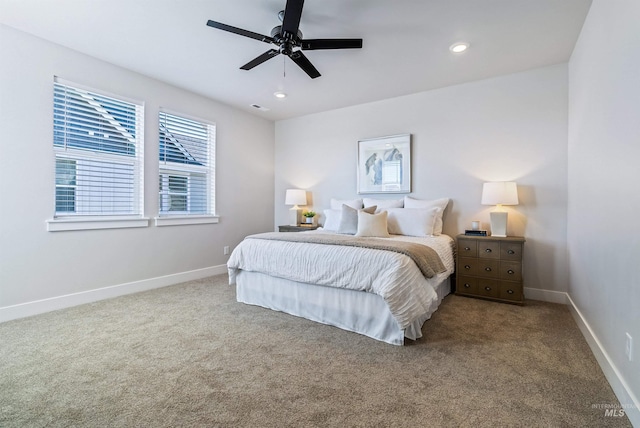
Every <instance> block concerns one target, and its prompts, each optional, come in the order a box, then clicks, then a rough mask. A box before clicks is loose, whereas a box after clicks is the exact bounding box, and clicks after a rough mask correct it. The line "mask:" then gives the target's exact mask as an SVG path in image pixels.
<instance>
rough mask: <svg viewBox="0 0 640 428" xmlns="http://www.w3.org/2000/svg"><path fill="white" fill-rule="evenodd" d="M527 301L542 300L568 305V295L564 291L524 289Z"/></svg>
mask: <svg viewBox="0 0 640 428" xmlns="http://www.w3.org/2000/svg"><path fill="white" fill-rule="evenodd" d="M524 297H525V299H531V300H541V301H543V302H549V303H560V304H563V305H566V304H567V293H565V292H564V291H553V290H543V289H541V288H527V287H525V288H524Z"/></svg>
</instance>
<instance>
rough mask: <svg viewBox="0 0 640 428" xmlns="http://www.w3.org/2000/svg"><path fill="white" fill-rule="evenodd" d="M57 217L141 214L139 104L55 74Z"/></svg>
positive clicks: (140, 110)
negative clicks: (82, 86) (73, 82)
mask: <svg viewBox="0 0 640 428" xmlns="http://www.w3.org/2000/svg"><path fill="white" fill-rule="evenodd" d="M53 102H54V106H53V148H54V153H55V160H56V168H55V172H56V174H55V217H56V218H61V217H72V216H123V215H124V216H131V215H136V216H140V215H142V212H143V195H142V169H143V167H142V159H143V158H142V148H143V144H142V141H143V138H142V124H143V122H144V121H143V107H142V105H140V104H135V103H131V102H129V101H124V100H121V99H116V98H112V97H110V96H106V95H102V94H98V93H97V92H95V91H93V90H87V89H82V88H80V87H76V86H70V85H68V84H63V83H61V82H60V81H59V80H58V79H56V81H55V83H54V96H53Z"/></svg>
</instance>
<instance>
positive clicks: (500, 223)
mask: <svg viewBox="0 0 640 428" xmlns="http://www.w3.org/2000/svg"><path fill="white" fill-rule="evenodd" d="M481 203H482V205H497V206H498V210H496V211H492V212H490V213H489V218H490V220H491V236H498V237H506V236H507V213H506V212H504V211H500V206H501V205H518V187H517V186H516V183H514V182H513V181H508V182H507V181H498V182H491V183H484V184H483V185H482V202H481Z"/></svg>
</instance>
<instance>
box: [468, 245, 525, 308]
mask: <svg viewBox="0 0 640 428" xmlns="http://www.w3.org/2000/svg"><path fill="white" fill-rule="evenodd" d="M456 242H457V247H458V252H457V258H456V294H459V295H463V296H471V297H480V298H484V299H490V300H496V301H500V302H507V303H516V304H520V305H521V304H523V303H524V292H523V285H522V270H523V263H522V261H523V258H522V254H523V250H524V242H525V239H524V238H523V237H520V236H508V237H506V238H498V237H493V236H469V235H458V236H457V237H456Z"/></svg>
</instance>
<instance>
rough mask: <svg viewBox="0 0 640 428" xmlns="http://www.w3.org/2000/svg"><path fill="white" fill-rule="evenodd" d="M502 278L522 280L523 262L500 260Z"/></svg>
mask: <svg viewBox="0 0 640 428" xmlns="http://www.w3.org/2000/svg"><path fill="white" fill-rule="evenodd" d="M500 279H506V280H509V281H522V264H521V263H520V262H503V261H501V262H500Z"/></svg>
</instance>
